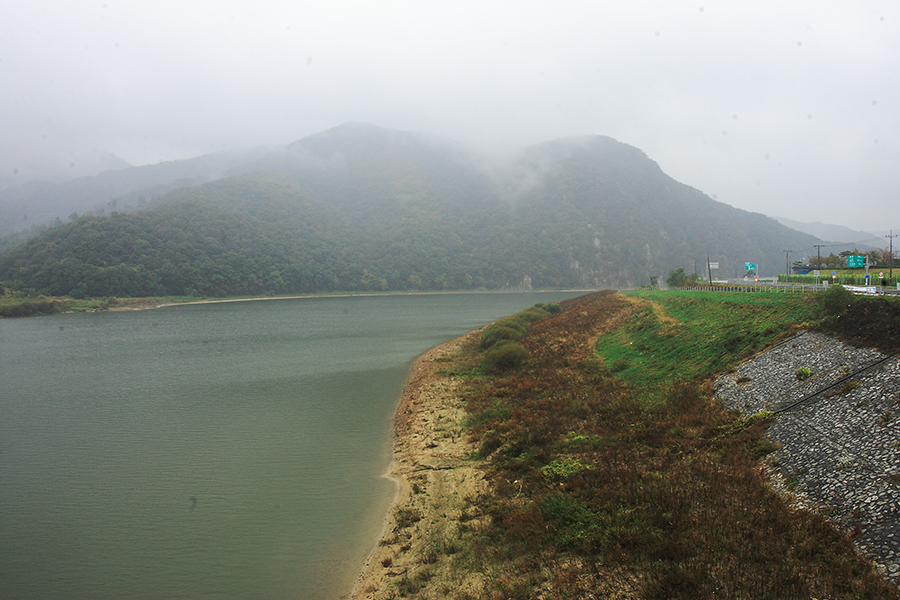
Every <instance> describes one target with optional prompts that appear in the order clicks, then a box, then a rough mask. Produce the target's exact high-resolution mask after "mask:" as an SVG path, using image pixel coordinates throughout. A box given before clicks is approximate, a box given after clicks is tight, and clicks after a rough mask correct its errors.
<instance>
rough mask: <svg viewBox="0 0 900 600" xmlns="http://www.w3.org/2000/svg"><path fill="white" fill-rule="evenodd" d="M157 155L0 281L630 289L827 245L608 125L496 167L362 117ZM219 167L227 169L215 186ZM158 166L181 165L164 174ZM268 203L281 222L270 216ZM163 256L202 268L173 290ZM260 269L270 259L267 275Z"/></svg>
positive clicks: (47, 236)
mask: <svg viewBox="0 0 900 600" xmlns="http://www.w3.org/2000/svg"><path fill="white" fill-rule="evenodd" d="M154 167H156V170H153V169H149V168H146V169H147V171H146V172H145V174H147V177H145V178H144V179H143V181H153V182H156V184H157V185H158V186H160V189H163V188H166V187H167V186H168V188H169V189H163V193H160V195H159V196H158V197H153V198H151V199H150V200H147V201H146V202H145V205H146V209H145V210H136V209H134V208H133V207H131V206H128V202H127V200H123V199H122V198H120V199H119V200H118V201H115V200H111V201H108V202H107V203H106V207H107V208H110V209H111V210H110V216H109V217H105V218H101V217H96V216H94V217H82V218H78V217H77V215H74V214H73V215H72V219H71V221H72V222H70V223H61V222H58V223H57V227H55V228H52V229H50V230H48V231H45V232H42V233H40V234H39V235H38V236H36V237H35V238H34V241H28V242H25V244H24V245H19V246H16V247H14V248H10V249H8V250H7V251H6V252H4V253H3V254H2V255H0V279H4V280H8V281H13V282H17V281H18V282H20V283H21V285H22V286H24V287H30V288H33V289H37V290H46V291H50V290H53V291H54V292H55V293H63V294H66V293H69V292H73V291H74V292H75V293H83V294H87V295H96V294H93V293H88V292H89V290H90V289H93V290H94V291H95V292H99V291H101V290H106V291H107V292H110V293H109V294H107V295H122V296H124V295H127V294H125V293H122V292H124V291H127V290H122V289H118V288H115V289H118V293H115V294H113V293H112V291H115V290H114V288H109V287H108V286H107V287H104V285H105V284H104V285H99V286H94V287H93V288H92V287H91V285H82V284H80V283H79V281H82V282H83V281H90V280H91V277H94V278H96V277H98V276H99V275H97V274H98V273H102V272H104V270H107V269H110V268H114V267H115V268H119V269H125V270H129V273H132V275H134V273H138V272H140V273H142V275H141V276H143V277H146V278H149V279H148V280H150V281H151V283H152V285H150V287H151V288H155V289H165V291H166V293H169V294H173V295H181V294H184V293H189V292H197V293H200V294H202V295H228V294H235V293H262V294H265V293H285V292H310V291H337V290H369V289H374V290H400V289H423V290H429V289H476V288H489V289H496V288H503V287H517V286H525V287H527V286H528V285H534V286H536V287H542V288H553V287H570V286H578V287H589V288H598V287H604V286H609V287H634V286H639V285H646V284H648V283H650V281H651V278H654V277H655V278H657V279H659V278H662V279H665V275H666V274H667V273H668V272H669V271H671V270H674V269H676V268H684V269H685V270H686V271H688V272H690V271H691V270H692V268H693V265H695V264H700V265H703V264H705V260H706V256H707V255H709V256H710V257H711V259H712V260H713V261H717V262H720V264H721V265H722V271H725V274H727V275H729V276H731V275H732V274H733V275H734V276H741V275H743V274H744V273H743V265H744V263H745V262H754V263H757V264H759V265H761V267H762V268H761V270H760V271H761V274H766V273H769V274H775V273H777V268H778V267H779V266H780V265H781V264H783V256H782V253H783V249H784V248H785V247H796V248H802V247H812V246H813V245H814V244H815V243H816V242H818V241H819V240H818V239H817V238H815V237H813V236H810V235H807V234H803V233H799V232H796V231H793V230H791V229H790V228H788V227H786V226H784V225H781V224H779V223H777V222H776V221H775V220H773V219H769V218H768V217H765V216H764V215H760V214H758V213H750V212H747V211H742V210H740V209H736V208H733V207H730V206H728V205H726V204H723V203H721V202H718V201H716V200H713V199H712V198H709V197H708V196H706V195H705V194H703V193H702V192H700V191H699V190H696V189H694V188H692V187H690V186H688V185H685V184H683V183H680V182H678V181H676V180H674V179H672V178H671V177H669V176H668V175H666V174H665V173H664V172H663V171H662V169H661V168H660V167H659V165H658V164H657V163H656V162H654V161H652V160H651V159H650V158H649V157H648V156H647V155H646V154H645V153H644V152H643V151H641V150H640V149H638V148H635V147H633V146H629V145H627V144H623V143H621V142H618V141H616V140H614V139H612V138H608V137H605V136H588V137H581V138H564V139H559V140H552V141H550V142H545V143H543V144H538V145H536V146H532V147H530V148H528V149H527V150H525V151H524V152H522V153H521V154H520V155H518V156H517V157H516V158H515V159H514V160H511V161H507V162H506V163H505V164H502V165H500V166H499V167H497V166H496V165H495V166H493V167H491V168H489V167H487V166H485V164H484V163H483V162H482V161H481V160H480V158H479V157H478V156H477V155H475V154H473V153H470V152H469V151H468V150H466V149H465V148H464V147H462V146H461V145H459V144H457V143H455V142H453V141H452V140H446V139H444V138H438V137H436V136H427V135H420V134H416V133H411V132H400V131H394V130H388V129H383V128H379V127H375V126H371V125H365V124H359V123H350V124H345V125H342V126H338V127H335V128H332V129H329V130H327V131H324V132H321V133H319V134H316V135H314V136H309V137H308V138H304V139H303V140H298V141H297V142H294V143H293V144H290V145H288V146H285V147H277V148H264V149H256V150H254V151H253V152H250V153H247V154H243V155H230V156H223V155H216V156H213V157H208V158H206V159H205V160H199V159H195V160H194V161H193V162H190V163H184V164H180V165H168V166H156V165H154ZM214 168H217V169H219V173H220V174H222V175H224V177H223V178H218V179H212V180H211V181H210V180H208V179H210V178H213V177H214V176H216V175H217V174H219V173H214V172H213V169H214ZM204 170H205V171H204ZM161 172H166V173H170V174H171V173H178V174H181V175H186V176H187V177H185V178H184V179H181V180H178V181H176V182H172V181H169V182H167V183H159V182H160V181H162V180H163V179H164V178H163V177H161V176H160V175H159V173H161ZM204 173H206V174H205V175H204ZM154 177H155V179H154ZM191 177H193V179H191ZM114 179H115V178H113V177H112V176H107V177H106V178H105V180H107V181H109V180H114ZM204 179H207V180H206V181H203V180H204ZM197 180H201V182H200V184H199V185H197ZM122 187H124V186H120V188H119V189H121V188H122ZM148 189H150V188H148ZM134 194H135V192H132V193H131V196H129V198H134ZM104 212H105V211H104ZM267 213H271V214H278V215H282V216H283V218H277V219H274V220H272V219H270V220H266V219H265V218H261V217H260V215H263V214H267ZM225 215H227V220H229V223H230V226H231V227H234V228H236V232H237V231H239V230H240V231H249V232H254V233H252V235H250V236H249V237H243V238H242V237H241V235H238V234H237V233H235V235H232V236H230V237H229V236H228V235H226V234H225V233H224V232H223V231H221V227H213V226H211V225H210V223H216V222H217V221H221V220H222V219H224V218H225ZM285 215H287V216H285ZM126 225H127V227H125V226H126ZM292 228H293V229H292ZM297 228H299V229H297ZM124 231H128V232H129V233H127V234H124V233H123V232H124ZM161 231H165V232H166V234H165V235H161V233H160V232H161ZM210 231H215V233H214V234H213V235H208V234H209V232H210ZM88 232H90V236H93V237H92V239H94V242H93V243H92V244H93V249H92V250H90V251H85V250H84V248H85V247H87V246H89V244H86V243H82V244H81V246H79V248H78V249H76V248H75V247H74V246H73V243H74V240H75V239H77V238H79V237H80V236H86V235H88ZM301 232H303V233H302V235H300V233H301ZM121 235H129V236H130V237H131V238H134V239H141V240H143V242H144V244H143V245H142V247H143V248H144V249H145V250H144V252H143V254H141V253H135V252H126V253H125V254H123V255H122V256H120V257H117V256H115V255H114V254H111V253H109V252H106V251H104V250H103V248H111V247H112V248H120V247H122V244H121V240H119V239H117V237H116V236H121ZM73 236H74V237H73ZM97 236H99V237H97ZM70 237H71V238H72V240H73V242H72V243H70V242H69V241H67V240H68V239H69V238H70ZM257 238H258V239H257ZM236 240H240V241H236ZM251 240H256V241H252V242H251ZM265 240H268V241H265ZM272 241H275V242H277V245H278V246H279V249H278V250H277V251H276V250H275V249H273V248H272V247H271V244H270V243H269V242H272ZM171 244H175V245H178V244H182V245H183V246H184V248H185V251H184V252H181V253H175V254H174V256H176V257H178V261H181V262H178V261H176V262H173V261H172V260H171V258H169V259H165V258H164V257H162V256H161V254H160V252H159V251H158V247H159V246H162V247H165V246H167V245H171ZM48 247H49V248H51V249H53V248H55V249H56V250H54V252H55V253H54V252H51V251H50V250H48ZM263 248H265V251H263ZM67 253H68V254H67ZM237 256H244V257H245V258H246V257H250V258H248V259H247V260H245V261H244V262H240V261H237V262H236V259H235V257H237ZM201 257H202V259H201ZM67 260H68V262H66V261H67ZM166 260H168V262H166ZM217 260H218V261H225V262H226V263H227V264H228V265H230V267H229V268H228V269H225V268H224V266H223V264H220V263H217ZM198 261H199V262H198ZM229 261H230V262H229ZM239 263H240V264H239ZM63 264H65V265H68V267H69V268H70V269H71V270H72V272H77V273H80V274H78V275H73V274H72V272H70V273H69V274H68V275H66V276H65V277H63V276H58V277H56V278H55V279H54V277H52V276H50V274H49V273H48V269H50V266H49V265H55V267H54V268H57V267H58V266H59V265H63ZM200 264H203V265H205V266H204V267H203V268H202V269H200V267H199V266H198V265H200ZM23 265H27V266H25V267H23ZM164 265H165V267H164ZM164 268H165V270H167V271H166V272H171V271H172V270H173V269H175V270H178V269H183V270H184V271H185V272H186V273H192V274H193V275H194V276H198V277H200V278H201V280H199V281H198V282H197V285H193V286H191V285H187V284H185V285H182V284H178V285H175V286H174V287H173V286H171V285H166V284H164V283H163V282H164V281H165V280H167V278H166V277H165V276H163V275H162V271H160V270H161V269H164ZM198 269H199V270H198ZM217 269H218V272H217ZM254 269H262V270H263V271H264V272H265V274H264V276H263V277H262V280H263V283H260V281H261V278H260V275H259V274H258V273H257V272H256V271H254ZM57 270H58V269H57ZM700 270H701V271H703V270H704V269H700ZM201 272H202V273H203V275H202V276H201V275H198V273H201ZM39 273H43V274H42V275H39ZM91 273H93V275H91ZM720 274H721V271H720ZM134 276H135V277H136V276H137V275H134ZM103 277H104V278H105V279H103V281H106V279H108V277H107V276H106V275H104V276H103ZM242 278H243V280H246V281H251V282H254V283H253V285H247V284H245V283H241V280H242ZM114 279H115V278H114ZM126 279H128V278H126ZM169 279H172V278H169ZM175 279H177V280H178V281H182V282H183V281H185V276H181V277H178V278H175ZM63 280H65V281H67V282H68V283H66V284H60V283H59V282H60V281H63ZM213 280H215V281H216V282H218V283H213ZM226 280H227V281H230V282H231V283H229V284H227V285H226V284H224V283H223V281H226ZM51 281H56V282H57V283H56V284H51V283H50V282H51ZM265 281H269V282H270V283H271V285H266V284H265ZM529 282H530V284H529ZM159 286H162V288H160V287H159ZM126 287H127V286H126ZM141 289H142V290H144V289H145V288H144V287H142V288H141ZM78 290H81V291H80V292H79V291H78ZM145 293H146V292H145Z"/></svg>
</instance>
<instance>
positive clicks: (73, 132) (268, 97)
mask: <svg viewBox="0 0 900 600" xmlns="http://www.w3.org/2000/svg"><path fill="white" fill-rule="evenodd" d="M898 74H900V3H896V2H868V1H865V0H852V1H851V0H846V1H843V2H831V1H828V0H824V1H823V0H802V1H799V0H798V1H790V0H788V1H787V2H785V1H784V0H781V1H778V2H776V1H769V0H756V1H754V2H744V1H740V2H738V1H735V0H732V1H729V2H724V1H707V0H696V1H693V2H680V1H677V0H656V1H651V0H647V1H643V2H641V1H637V2H635V1H629V2H604V1H585V2H566V1H559V0H557V1H554V2H529V1H527V0H516V1H510V2H507V1H503V2H491V1H490V0H478V1H474V0H453V1H447V0H441V1H406V0H383V1H377V2H376V1H371V0H370V1H365V0H355V1H353V0H343V1H341V0H339V1H334V0H328V1H326V0H316V1H305V0H297V1H292V2H288V1H281V2H274V1H269V0H254V1H253V2H250V1H236V0H231V1H229V0H176V1H169V0H162V1H160V0H154V1H152V2H151V1H149V0H148V1H123V0H97V1H91V2H88V1H82V0H54V1H50V0H8V1H7V2H5V3H4V7H3V9H2V14H0V171H2V175H0V176H2V180H3V182H4V184H8V183H9V182H10V177H11V173H12V174H14V175H13V176H12V177H13V178H12V181H15V177H19V180H24V179H25V178H27V176H28V174H29V173H33V172H35V171H36V170H37V169H38V166H39V165H40V164H42V161H49V162H50V163H52V164H53V165H60V166H66V167H68V166H69V165H71V164H75V163H76V162H79V163H83V162H90V155H91V153H94V155H97V154H98V153H102V152H109V153H113V154H115V155H117V156H119V157H121V158H123V159H125V160H127V161H128V162H129V163H131V164H134V165H139V164H147V163H155V162H159V161H161V160H173V159H179V158H187V157H191V156H196V155H199V154H204V153H208V152H212V151H219V150H223V149H238V148H245V147H251V146H257V145H262V144H285V143H290V142H292V141H295V140H297V139H300V138H302V137H304V136H307V135H310V134H313V133H317V132H319V131H322V130H324V129H327V128H329V127H333V126H335V125H339V124H341V123H344V122H347V121H363V122H368V123H372V124H375V125H380V126H383V127H389V128H396V129H403V130H415V131H423V132H433V133H439V134H443V135H447V136H449V137H452V138H455V139H457V140H460V141H463V142H474V143H478V144H481V145H497V146H501V147H507V148H508V147H510V146H514V145H520V144H521V145H524V144H527V143H534V142H539V141H545V140H549V139H553V138H558V137H565V136H573V135H587V134H602V135H608V136H611V137H614V138H616V139H618V140H620V141H622V142H626V143H628V144H631V145H634V146H637V147H638V148H640V149H642V150H643V151H645V152H646V153H647V154H648V156H649V157H650V158H652V159H653V160H655V161H657V162H658V163H659V164H660V166H661V167H662V169H663V170H664V171H665V172H667V173H668V174H669V175H671V176H672V177H674V178H675V179H677V180H679V181H681V182H683V183H686V184H688V185H691V186H693V187H696V188H698V189H700V190H702V191H703V192H705V193H707V194H709V195H710V196H712V197H714V198H716V199H718V200H720V201H722V202H725V203H728V204H731V205H733V206H736V207H739V208H743V209H746V210H751V211H755V212H762V213H765V214H769V215H773V216H785V217H789V218H793V219H796V220H800V221H821V222H827V223H836V224H842V225H847V226H849V227H853V228H856V229H867V230H874V229H878V230H880V229H888V228H891V227H893V228H894V229H896V230H900V209H898V205H900V202H898V199H900V160H898V159H900V89H898V88H900V75H898ZM85 157H88V158H85ZM20 175H21V177H20Z"/></svg>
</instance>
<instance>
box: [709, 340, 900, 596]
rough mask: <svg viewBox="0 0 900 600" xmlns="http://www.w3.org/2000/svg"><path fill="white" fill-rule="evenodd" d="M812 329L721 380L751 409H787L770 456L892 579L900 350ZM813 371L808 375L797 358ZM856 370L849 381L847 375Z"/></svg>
mask: <svg viewBox="0 0 900 600" xmlns="http://www.w3.org/2000/svg"><path fill="white" fill-rule="evenodd" d="M885 358H887V357H885V356H884V355H882V354H880V353H878V352H876V351H874V350H871V349H860V348H854V347H852V346H849V345H847V344H844V343H842V342H840V341H838V340H835V339H833V338H829V337H827V336H824V335H821V334H817V333H804V334H801V335H799V336H797V337H795V338H793V339H791V340H788V341H787V342H785V343H782V344H781V345H779V346H776V347H775V348H772V349H771V350H769V351H767V352H765V353H763V354H760V355H759V356H757V357H755V358H754V359H752V360H749V361H747V362H745V363H743V364H742V365H741V366H740V367H739V368H738V369H737V370H736V371H735V372H734V373H730V374H728V375H724V376H722V377H720V378H719V379H717V380H716V381H715V382H714V384H713V388H714V392H715V395H716V398H718V399H719V400H721V401H722V402H723V403H724V404H725V405H726V406H727V407H728V408H732V409H738V410H740V411H742V412H744V413H745V414H752V413H756V412H759V411H761V410H773V411H777V410H780V409H782V408H783V407H788V406H790V405H792V404H794V403H795V402H797V401H799V400H802V399H804V398H807V399H806V400H805V401H803V402H802V403H800V404H798V405H796V406H794V407H792V408H788V409H787V410H785V411H784V412H780V413H778V415H777V417H776V419H775V422H774V423H773V424H772V426H771V427H770V428H769V431H768V436H769V437H770V438H771V439H772V440H773V441H775V442H778V443H779V444H780V445H781V449H780V450H779V451H778V452H777V453H775V454H774V455H773V456H771V457H770V459H769V460H770V464H771V465H773V466H775V467H777V470H778V471H780V473H781V475H782V476H783V477H784V480H786V481H788V482H790V484H791V487H792V488H793V493H794V494H795V495H796V497H797V499H798V501H799V502H800V503H801V505H803V504H805V505H806V506H807V507H809V508H812V509H814V510H818V511H822V512H823V513H824V514H826V515H827V516H828V517H829V518H830V519H831V520H832V521H834V522H836V523H837V524H838V525H839V527H841V528H842V529H843V530H844V531H847V532H854V535H858V537H857V538H856V542H855V543H856V545H857V548H858V549H859V550H860V551H861V552H863V553H864V554H866V555H868V556H871V557H872V559H873V561H874V562H875V564H876V566H877V567H878V568H879V570H880V571H881V573H882V574H883V575H884V576H885V578H886V579H888V580H890V581H892V582H894V583H895V584H900V359H898V358H897V357H893V358H890V359H888V360H886V361H884V362H882V363H881V364H880V365H878V366H877V367H874V368H872V369H869V370H866V371H862V372H860V370H861V369H864V368H865V367H867V366H868V365H871V364H873V363H876V362H878V361H880V360H882V359H885ZM801 367H802V368H806V369H809V370H810V371H812V375H811V376H810V377H809V378H808V379H805V380H803V381H801V380H799V379H798V378H797V375H796V371H797V369H798V368H801ZM847 375H850V377H849V378H847V379H845V380H844V381H843V382H841V383H840V384H837V385H835V384H836V382H839V381H840V380H841V379H842V378H844V377H846V376H847Z"/></svg>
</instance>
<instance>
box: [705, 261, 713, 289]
mask: <svg viewBox="0 0 900 600" xmlns="http://www.w3.org/2000/svg"><path fill="white" fill-rule="evenodd" d="M706 274H707V275H709V285H712V268H711V267H710V266H709V254H707V255H706Z"/></svg>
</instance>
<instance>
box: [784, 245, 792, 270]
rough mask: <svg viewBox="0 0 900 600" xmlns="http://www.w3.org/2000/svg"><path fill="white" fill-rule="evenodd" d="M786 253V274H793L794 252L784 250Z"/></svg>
mask: <svg viewBox="0 0 900 600" xmlns="http://www.w3.org/2000/svg"><path fill="white" fill-rule="evenodd" d="M782 252H784V274H785V275H790V274H791V252H793V250H782Z"/></svg>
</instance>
